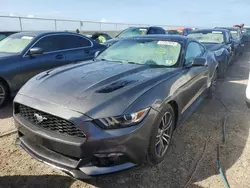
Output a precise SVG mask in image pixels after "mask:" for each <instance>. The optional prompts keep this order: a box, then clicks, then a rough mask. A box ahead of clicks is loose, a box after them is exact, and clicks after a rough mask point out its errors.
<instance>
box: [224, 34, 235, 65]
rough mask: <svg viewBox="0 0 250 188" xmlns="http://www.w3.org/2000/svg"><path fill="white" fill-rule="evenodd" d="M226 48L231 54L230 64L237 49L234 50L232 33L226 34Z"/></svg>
mask: <svg viewBox="0 0 250 188" xmlns="http://www.w3.org/2000/svg"><path fill="white" fill-rule="evenodd" d="M225 47H226V49H227V51H228V53H229V62H231V61H232V60H233V56H234V54H235V48H234V42H233V41H232V39H231V37H230V32H229V31H226V32H225Z"/></svg>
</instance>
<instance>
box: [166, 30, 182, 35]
mask: <svg viewBox="0 0 250 188" xmlns="http://www.w3.org/2000/svg"><path fill="white" fill-rule="evenodd" d="M181 32H182V31H179V30H168V31H167V34H169V35H181Z"/></svg>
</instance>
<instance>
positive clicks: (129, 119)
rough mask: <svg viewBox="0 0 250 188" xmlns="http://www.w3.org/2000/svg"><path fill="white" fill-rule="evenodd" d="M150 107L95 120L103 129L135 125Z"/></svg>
mask: <svg viewBox="0 0 250 188" xmlns="http://www.w3.org/2000/svg"><path fill="white" fill-rule="evenodd" d="M149 109H150V108H145V109H143V110H140V111H138V112H135V113H132V114H125V115H121V116H116V117H108V118H101V119H98V120H95V122H96V123H97V124H98V125H99V126H100V127H101V128H103V129H119V128H125V127H129V126H132V125H135V124H137V123H139V122H140V121H142V120H143V119H144V118H145V116H146V115H147V114H148V112H149Z"/></svg>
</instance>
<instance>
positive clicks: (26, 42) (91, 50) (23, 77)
mask: <svg viewBox="0 0 250 188" xmlns="http://www.w3.org/2000/svg"><path fill="white" fill-rule="evenodd" d="M105 48H106V47H105V46H104V45H100V44H98V43H96V42H94V41H92V40H91V39H88V38H86V37H84V36H82V35H80V34H74V33H70V32H44V31H34V32H21V33H16V34H13V35H11V36H9V37H7V38H5V39H4V40H2V41H0V106H2V105H4V103H5V102H6V101H7V99H8V97H9V96H14V95H15V93H16V92H17V91H18V90H19V89H20V88H21V87H22V85H23V84H24V83H25V82H26V81H27V80H29V79H30V78H31V77H33V76H34V75H36V74H38V73H40V72H42V71H45V70H48V69H52V68H54V67H58V66H61V65H65V64H69V63H76V62H79V61H83V60H89V59H92V58H93V57H94V54H95V52H96V51H103V50H104V49H105Z"/></svg>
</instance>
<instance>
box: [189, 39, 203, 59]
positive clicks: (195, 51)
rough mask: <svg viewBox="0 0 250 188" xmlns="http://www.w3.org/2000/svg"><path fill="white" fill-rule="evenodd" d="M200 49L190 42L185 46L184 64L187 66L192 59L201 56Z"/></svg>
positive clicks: (197, 45) (196, 44)
mask: <svg viewBox="0 0 250 188" xmlns="http://www.w3.org/2000/svg"><path fill="white" fill-rule="evenodd" d="M202 53H203V52H202V50H201V47H200V45H199V44H198V43H196V42H190V43H189V44H188V46H187V50H186V55H185V64H189V63H190V62H191V61H192V60H193V59H194V58H196V57H200V56H201V55H202Z"/></svg>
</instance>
